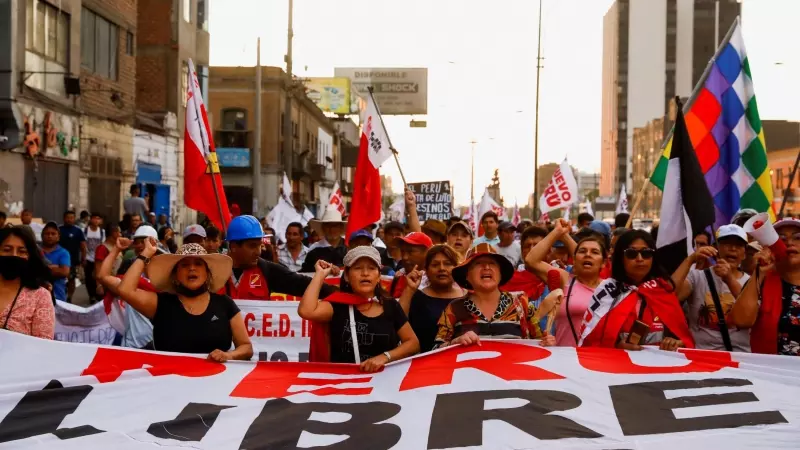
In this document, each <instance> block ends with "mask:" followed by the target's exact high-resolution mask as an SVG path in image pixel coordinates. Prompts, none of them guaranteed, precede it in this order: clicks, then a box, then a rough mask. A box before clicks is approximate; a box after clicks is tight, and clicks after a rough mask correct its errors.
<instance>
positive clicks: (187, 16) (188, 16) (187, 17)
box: [183, 0, 192, 23]
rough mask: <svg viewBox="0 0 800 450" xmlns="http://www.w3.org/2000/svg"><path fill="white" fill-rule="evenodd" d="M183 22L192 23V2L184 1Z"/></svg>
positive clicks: (190, 0) (189, 0)
mask: <svg viewBox="0 0 800 450" xmlns="http://www.w3.org/2000/svg"><path fill="white" fill-rule="evenodd" d="M183 20H184V21H186V22H189V23H191V22H192V0H183Z"/></svg>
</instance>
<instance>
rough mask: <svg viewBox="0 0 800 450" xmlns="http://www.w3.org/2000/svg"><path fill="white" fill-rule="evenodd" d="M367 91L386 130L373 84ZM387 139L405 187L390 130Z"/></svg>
mask: <svg viewBox="0 0 800 450" xmlns="http://www.w3.org/2000/svg"><path fill="white" fill-rule="evenodd" d="M367 91H369V98H370V99H372V104H373V105H375V110H376V111H378V118H379V119H380V120H381V126H382V127H383V129H384V130H386V124H384V123H383V114H381V109H380V108H379V107H378V102H376V101H375V96H374V95H372V86H367ZM386 139H387V140H388V141H389V150H391V151H392V155H394V162H396V163H397V170H399V171H400V178H401V179H402V180H403V187H404V188H405V187H406V186H408V183H406V176H405V175H403V168H402V167H400V160H399V159H398V158H397V149H396V148H394V145H393V144H392V138H390V137H389V131H388V130H387V131H386Z"/></svg>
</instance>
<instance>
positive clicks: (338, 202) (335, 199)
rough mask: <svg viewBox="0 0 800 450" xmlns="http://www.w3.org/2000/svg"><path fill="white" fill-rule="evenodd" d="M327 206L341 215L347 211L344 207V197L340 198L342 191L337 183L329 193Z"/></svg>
mask: <svg viewBox="0 0 800 450" xmlns="http://www.w3.org/2000/svg"><path fill="white" fill-rule="evenodd" d="M328 205H330V206H333V207H335V208H336V210H337V211H339V213H340V214H341V215H343V216H344V215H345V213H346V212H347V210H346V209H345V207H344V197H342V189H341V188H340V187H339V182H338V181H337V182H336V183H335V184H334V185H333V190H332V191H331V197H330V199H328Z"/></svg>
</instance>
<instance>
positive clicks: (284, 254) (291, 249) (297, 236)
mask: <svg viewBox="0 0 800 450" xmlns="http://www.w3.org/2000/svg"><path fill="white" fill-rule="evenodd" d="M307 254H308V247H306V246H305V245H303V225H302V224H301V223H299V222H292V223H290V224H289V225H287V226H286V243H285V244H283V245H281V246H279V247H278V262H279V263H281V264H283V265H284V266H286V268H287V269H289V270H290V271H292V272H299V271H300V268H301V267H303V263H304V262H305V260H306V255H307Z"/></svg>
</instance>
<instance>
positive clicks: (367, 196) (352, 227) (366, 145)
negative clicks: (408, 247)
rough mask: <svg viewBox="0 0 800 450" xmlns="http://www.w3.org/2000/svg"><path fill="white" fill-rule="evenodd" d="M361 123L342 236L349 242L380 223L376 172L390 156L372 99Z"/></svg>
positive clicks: (368, 99) (387, 143)
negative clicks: (363, 229) (370, 226)
mask: <svg viewBox="0 0 800 450" xmlns="http://www.w3.org/2000/svg"><path fill="white" fill-rule="evenodd" d="M363 123H364V127H363V129H362V131H361V145H360V146H359V148H358V161H357V162H356V173H355V175H353V201H352V202H351V204H350V217H349V218H348V220H347V233H346V234H345V236H347V237H348V238H349V236H350V235H351V234H353V232H355V231H357V230H360V229H362V228H364V227H366V226H367V225H370V224H372V223H375V222H378V221H379V220H381V176H380V172H379V171H378V168H379V167H380V166H381V164H383V163H384V162H385V161H386V160H387V159H389V158H390V157H391V156H392V150H391V148H390V145H389V138H388V136H387V134H386V129H385V128H384V127H383V122H382V121H381V116H380V113H379V112H378V108H377V107H376V106H375V102H374V100H373V99H372V96H369V97H368V98H367V109H366V112H365V115H364V122H363Z"/></svg>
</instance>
